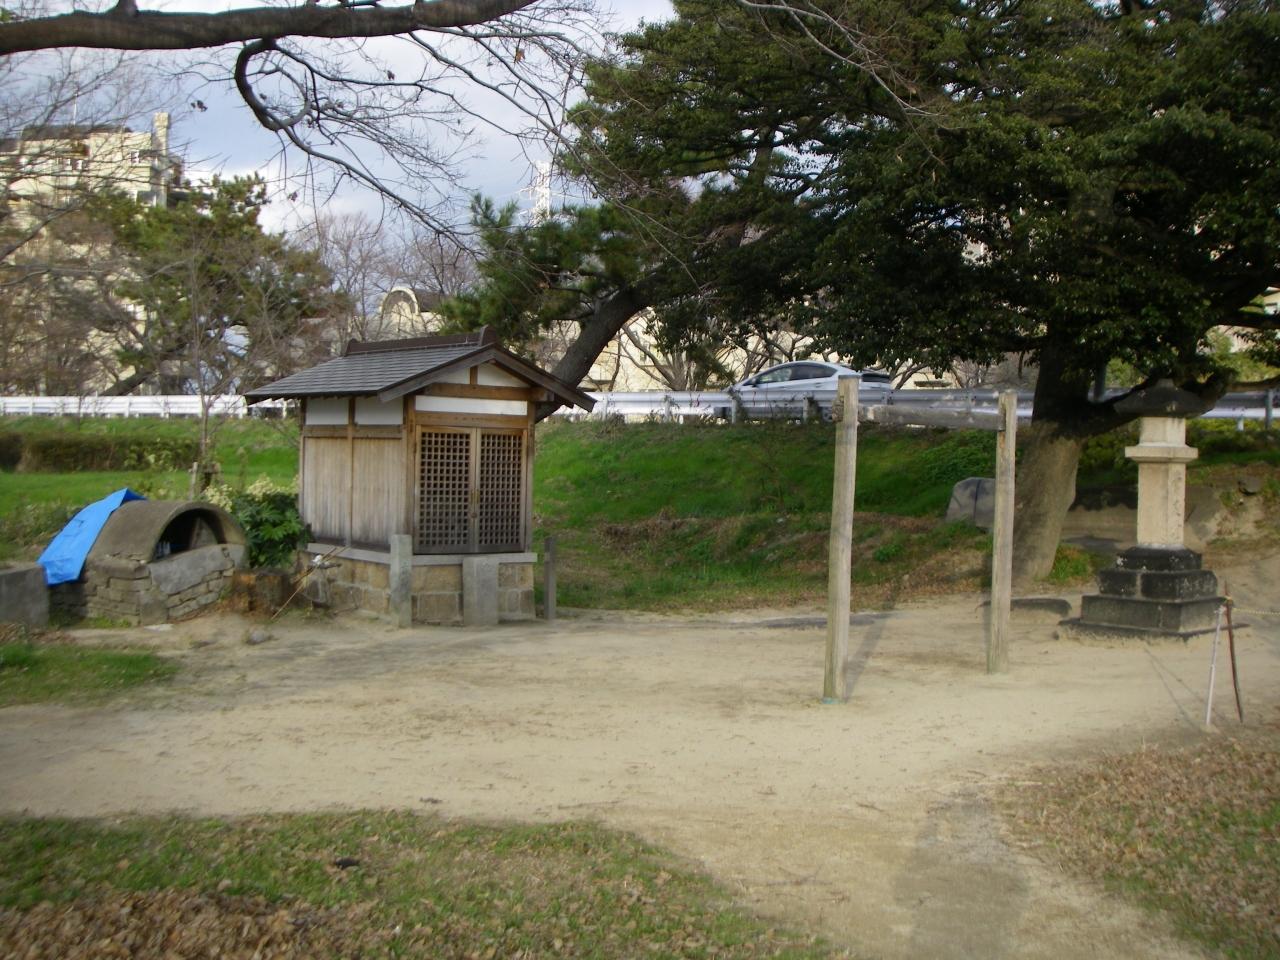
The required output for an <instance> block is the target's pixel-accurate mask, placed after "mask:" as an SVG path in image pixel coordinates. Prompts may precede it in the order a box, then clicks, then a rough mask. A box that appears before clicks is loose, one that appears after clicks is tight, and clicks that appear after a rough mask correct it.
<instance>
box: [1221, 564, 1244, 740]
mask: <svg viewBox="0 0 1280 960" xmlns="http://www.w3.org/2000/svg"><path fill="white" fill-rule="evenodd" d="M1222 592H1223V593H1225V594H1226V597H1225V598H1224V600H1223V604H1222V605H1223V608H1224V609H1225V610H1226V614H1227V652H1228V653H1230V654H1231V686H1232V687H1233V688H1234V689H1235V691H1236V716H1237V717H1239V718H1240V722H1241V723H1244V701H1243V700H1242V699H1240V670H1239V668H1238V667H1237V666H1236V628H1235V625H1234V624H1233V623H1232V622H1231V607H1232V603H1231V588H1230V587H1229V586H1227V585H1226V584H1225V583H1224V584H1223V585H1222Z"/></svg>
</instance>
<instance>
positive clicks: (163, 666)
mask: <svg viewBox="0 0 1280 960" xmlns="http://www.w3.org/2000/svg"><path fill="white" fill-rule="evenodd" d="M52 636H53V639H52V640H50V639H46V638H43V637H41V638H38V641H37V639H36V638H32V637H30V636H28V635H26V634H25V632H24V631H22V630H21V629H13V628H8V629H6V630H5V632H4V634H3V636H0V707H7V706H12V705H13V704H17V703H41V702H44V701H49V700H58V701H64V702H91V701H99V700H104V699H107V698H109V697H112V696H115V695H117V694H120V693H123V692H125V691H127V690H129V689H131V688H133V687H137V686H141V685H143V684H149V683H158V682H161V681H164V680H167V679H169V678H170V677H172V676H173V675H174V673H176V672H177V669H178V668H177V665H176V664H174V663H171V662H170V661H168V660H165V659H164V658H162V657H158V656H156V655H155V654H154V653H148V652H146V651H140V650H113V649H108V648H103V647H82V646H77V645H75V644H71V643H65V642H59V641H58V640H57V639H56V637H57V635H56V634H55V635H52Z"/></svg>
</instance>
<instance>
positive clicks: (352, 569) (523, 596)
mask: <svg viewBox="0 0 1280 960" xmlns="http://www.w3.org/2000/svg"><path fill="white" fill-rule="evenodd" d="M329 549H331V548H326V547H324V546H323V545H321V544H313V545H312V546H311V548H310V549H309V553H308V554H306V555H305V556H303V558H302V562H303V563H306V562H308V561H309V560H310V559H311V558H312V557H314V556H315V555H317V554H318V555H321V556H323V555H324V554H326V553H327V552H328V550H329ZM509 556H512V557H513V559H511V560H503V559H501V556H500V557H499V561H498V616H499V619H501V620H532V619H533V616H534V606H533V565H534V560H533V555H532V554H514V555H509ZM326 563H327V564H331V565H332V566H328V567H327V569H326V570H325V576H326V577H327V579H328V588H329V602H330V603H331V604H332V606H333V607H334V609H336V610H344V609H355V610H364V611H367V612H369V613H375V614H378V615H380V616H387V615H390V613H391V588H390V576H389V575H390V566H391V557H390V555H389V554H383V553H379V552H377V551H374V550H359V549H354V548H351V549H346V550H342V551H339V554H338V555H337V556H334V557H331V558H330V559H329V560H328V561H326ZM411 590H412V595H413V621H414V623H440V624H457V623H461V622H462V557H454V556H449V557H437V556H416V557H414V558H413V578H412V587H411Z"/></svg>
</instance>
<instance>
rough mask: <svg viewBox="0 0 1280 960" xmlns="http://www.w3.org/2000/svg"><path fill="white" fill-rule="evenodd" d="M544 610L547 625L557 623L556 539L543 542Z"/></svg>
mask: <svg viewBox="0 0 1280 960" xmlns="http://www.w3.org/2000/svg"><path fill="white" fill-rule="evenodd" d="M542 610H543V614H542V615H543V617H545V618H546V621H547V623H555V622H556V538H555V537H554V536H552V535H551V534H548V535H547V538H546V539H545V540H543V542H542Z"/></svg>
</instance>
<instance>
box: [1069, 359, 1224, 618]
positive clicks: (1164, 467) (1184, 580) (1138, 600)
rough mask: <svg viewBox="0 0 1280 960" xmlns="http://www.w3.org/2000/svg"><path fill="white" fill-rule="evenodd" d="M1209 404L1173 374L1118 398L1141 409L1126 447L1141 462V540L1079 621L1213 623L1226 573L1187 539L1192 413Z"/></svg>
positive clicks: (1104, 579)
mask: <svg viewBox="0 0 1280 960" xmlns="http://www.w3.org/2000/svg"><path fill="white" fill-rule="evenodd" d="M1207 406H1208V405H1207V404H1205V402H1204V401H1203V400H1201V399H1200V398H1199V397H1197V396H1196V395H1195V394H1193V393H1188V392H1187V391H1185V390H1180V389H1178V388H1177V387H1175V386H1174V385H1173V383H1172V382H1171V381H1169V380H1160V381H1159V382H1157V383H1156V384H1155V386H1152V387H1148V388H1147V389H1145V390H1140V391H1138V392H1136V393H1134V394H1133V395H1131V396H1129V397H1126V398H1125V399H1124V400H1121V401H1120V402H1119V403H1117V404H1116V409H1117V410H1118V411H1119V412H1121V413H1126V414H1137V415H1138V417H1139V424H1140V428H1139V429H1140V433H1139V439H1138V443H1137V445H1136V446H1132V447H1126V448H1125V451H1124V453H1125V456H1126V457H1128V458H1129V459H1130V460H1133V461H1135V462H1136V463H1137V464H1138V528H1137V545H1136V546H1134V547H1131V548H1130V549H1128V550H1125V551H1124V552H1123V553H1121V554H1120V555H1119V556H1118V557H1116V563H1115V566H1114V567H1113V568H1111V569H1109V570H1102V571H1100V572H1099V573H1098V590H1099V592H1098V593H1097V594H1092V595H1088V596H1085V597H1084V598H1083V600H1082V601H1081V607H1080V619H1079V620H1078V621H1076V622H1075V624H1074V625H1075V626H1079V627H1081V628H1083V629H1085V630H1088V631H1089V632H1095V633H1117V634H1130V635H1137V636H1177V637H1184V638H1185V637H1190V636H1193V635H1194V634H1197V633H1203V632H1205V631H1208V630H1211V629H1213V626H1214V621H1215V616H1216V614H1217V609H1218V605H1219V603H1220V598H1219V597H1218V578H1217V577H1216V576H1214V574H1213V572H1212V571H1210V570H1204V569H1201V566H1200V554H1198V553H1196V552H1195V551H1193V550H1189V549H1187V547H1186V545H1185V544H1184V543H1183V520H1184V517H1185V513H1186V486H1187V464H1188V463H1189V462H1190V461H1192V460H1194V459H1195V458H1196V456H1197V452H1196V450H1195V449H1194V448H1193V447H1189V446H1187V445H1186V435H1187V417H1193V416H1197V415H1199V414H1201V413H1203V412H1204V411H1205V410H1206V409H1207Z"/></svg>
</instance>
